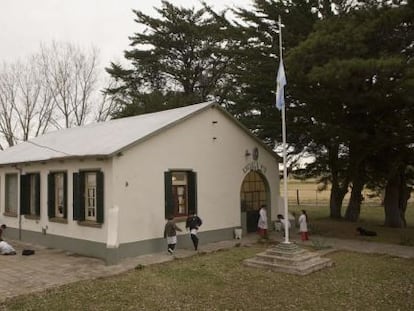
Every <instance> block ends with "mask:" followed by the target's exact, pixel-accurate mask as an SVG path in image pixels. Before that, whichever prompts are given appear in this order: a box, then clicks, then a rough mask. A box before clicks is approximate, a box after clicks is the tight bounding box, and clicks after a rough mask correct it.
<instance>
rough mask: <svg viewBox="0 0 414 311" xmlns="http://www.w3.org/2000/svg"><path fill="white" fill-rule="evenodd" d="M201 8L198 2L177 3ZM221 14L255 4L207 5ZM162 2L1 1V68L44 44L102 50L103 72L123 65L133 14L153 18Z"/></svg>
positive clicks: (213, 0)
mask: <svg viewBox="0 0 414 311" xmlns="http://www.w3.org/2000/svg"><path fill="white" fill-rule="evenodd" d="M170 2H172V3H173V4H174V5H176V6H183V7H186V8H189V7H195V8H199V7H200V1H199V0H172V1H170ZM206 3H208V4H210V5H211V6H213V7H214V8H215V9H217V10H221V9H224V8H226V7H235V6H237V7H249V5H250V3H251V0H206ZM160 6H161V0H0V64H1V63H3V62H6V63H13V62H15V61H17V60H19V59H22V60H24V59H26V58H27V57H28V56H29V55H31V54H34V53H36V52H38V51H39V49H40V44H41V43H43V44H50V43H51V42H52V41H57V42H70V43H73V44H75V45H78V46H80V47H81V48H84V49H87V50H88V49H90V48H91V47H92V46H93V47H96V48H97V49H98V50H99V55H100V62H101V65H102V66H103V67H106V66H108V64H109V62H110V61H121V60H122V58H123V56H122V55H123V51H124V50H127V49H128V45H129V40H128V36H131V35H133V33H134V32H136V31H137V23H135V22H134V14H133V12H132V9H135V10H138V11H143V12H144V13H146V14H150V15H151V14H154V12H155V11H154V9H153V8H154V7H160Z"/></svg>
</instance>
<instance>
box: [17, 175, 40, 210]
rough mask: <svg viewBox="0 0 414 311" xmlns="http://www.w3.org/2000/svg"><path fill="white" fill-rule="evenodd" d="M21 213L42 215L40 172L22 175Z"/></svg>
mask: <svg viewBox="0 0 414 311" xmlns="http://www.w3.org/2000/svg"><path fill="white" fill-rule="evenodd" d="M20 214H21V215H29V216H35V217H36V218H38V217H40V174H39V173H30V174H26V175H20Z"/></svg>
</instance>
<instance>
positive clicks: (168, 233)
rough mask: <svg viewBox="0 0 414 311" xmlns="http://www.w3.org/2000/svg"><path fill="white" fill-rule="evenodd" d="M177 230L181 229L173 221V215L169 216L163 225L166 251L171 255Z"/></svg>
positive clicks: (175, 242) (175, 241)
mask: <svg viewBox="0 0 414 311" xmlns="http://www.w3.org/2000/svg"><path fill="white" fill-rule="evenodd" d="M177 231H182V230H181V229H180V228H179V227H178V226H177V224H176V223H175V221H174V217H173V216H169V217H168V220H167V223H166V224H165V227H164V238H166V239H167V245H168V252H169V253H170V254H171V255H172V254H174V251H175V245H176V244H177Z"/></svg>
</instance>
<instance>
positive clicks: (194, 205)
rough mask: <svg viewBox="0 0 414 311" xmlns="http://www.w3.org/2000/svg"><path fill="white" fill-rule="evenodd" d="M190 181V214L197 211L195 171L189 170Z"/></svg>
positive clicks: (188, 179)
mask: <svg viewBox="0 0 414 311" xmlns="http://www.w3.org/2000/svg"><path fill="white" fill-rule="evenodd" d="M187 182H188V214H196V213H197V175H196V173H195V172H187Z"/></svg>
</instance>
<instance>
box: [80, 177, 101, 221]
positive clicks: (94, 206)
mask: <svg viewBox="0 0 414 311" xmlns="http://www.w3.org/2000/svg"><path fill="white" fill-rule="evenodd" d="M73 219H74V220H78V221H87V222H89V223H91V222H92V223H97V224H102V223H103V222H104V174H103V172H101V171H81V172H79V173H74V174H73Z"/></svg>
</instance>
